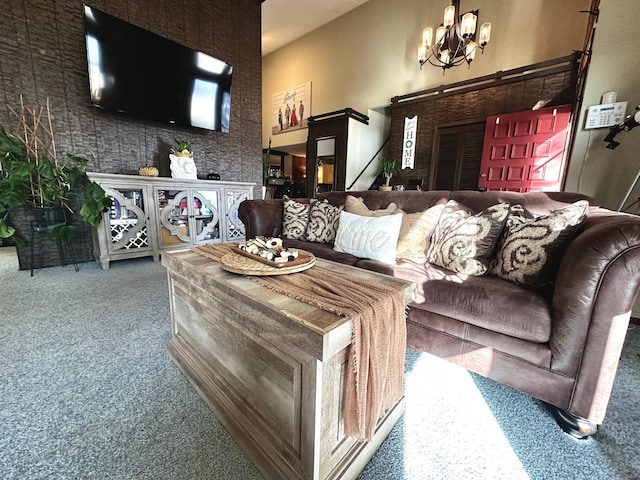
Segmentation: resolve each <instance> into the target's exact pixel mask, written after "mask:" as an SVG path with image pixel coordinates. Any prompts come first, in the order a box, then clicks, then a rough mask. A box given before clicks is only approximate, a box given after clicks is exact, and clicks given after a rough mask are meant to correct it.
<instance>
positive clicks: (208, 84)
mask: <svg viewBox="0 0 640 480" xmlns="http://www.w3.org/2000/svg"><path fill="white" fill-rule="evenodd" d="M84 25H85V39H86V49H87V64H88V68H89V88H90V91H91V102H92V103H93V105H95V106H96V107H100V108H104V109H106V110H113V111H117V112H124V113H128V114H131V115H135V116H138V117H144V118H148V119H151V120H156V121H160V122H168V123H172V124H176V125H183V126H187V127H199V128H205V129H209V130H216V131H220V132H225V133H228V132H229V109H230V106H231V75H232V72H233V67H232V66H231V65H228V64H226V63H225V62H223V61H221V60H218V59H216V58H213V57H211V56H209V55H206V54H204V53H202V52H197V51H194V50H192V49H190V48H187V47H185V46H184V45H180V44H179V43H176V42H173V41H171V40H169V39H166V38H164V37H161V36H160V35H156V34H155V33H152V32H149V31H147V30H145V29H143V28H140V27H137V26H135V25H132V24H130V23H128V22H125V21H123V20H120V19H118V18H116V17H113V16H111V15H108V14H106V13H104V12H101V11H99V10H96V9H95V8H93V7H89V6H88V5H85V6H84Z"/></svg>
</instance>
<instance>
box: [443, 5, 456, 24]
mask: <svg viewBox="0 0 640 480" xmlns="http://www.w3.org/2000/svg"><path fill="white" fill-rule="evenodd" d="M455 18H456V7H454V6H453V5H449V6H448V7H447V8H445V9H444V23H443V25H444V26H445V28H448V27H451V26H452V25H453V23H454V21H455Z"/></svg>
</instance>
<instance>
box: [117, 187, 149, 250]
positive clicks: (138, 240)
mask: <svg viewBox="0 0 640 480" xmlns="http://www.w3.org/2000/svg"><path fill="white" fill-rule="evenodd" d="M105 193H106V194H107V195H108V196H109V197H110V198H111V209H110V210H109V213H108V217H109V224H108V225H109V232H110V242H109V243H108V251H109V253H117V252H122V251H126V250H138V251H143V250H150V249H151V248H152V246H151V242H150V238H149V234H148V228H149V222H148V214H147V208H148V206H147V205H146V204H145V201H146V197H145V195H144V192H143V189H142V188H119V189H115V188H105Z"/></svg>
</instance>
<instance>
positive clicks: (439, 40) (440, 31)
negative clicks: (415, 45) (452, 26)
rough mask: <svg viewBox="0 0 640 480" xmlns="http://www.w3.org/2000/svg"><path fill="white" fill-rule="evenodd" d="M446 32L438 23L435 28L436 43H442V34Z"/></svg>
mask: <svg viewBox="0 0 640 480" xmlns="http://www.w3.org/2000/svg"><path fill="white" fill-rule="evenodd" d="M445 33H447V29H446V28H444V27H443V26H442V25H440V26H439V27H438V28H436V43H437V44H438V45H442V44H443V43H444V35H445Z"/></svg>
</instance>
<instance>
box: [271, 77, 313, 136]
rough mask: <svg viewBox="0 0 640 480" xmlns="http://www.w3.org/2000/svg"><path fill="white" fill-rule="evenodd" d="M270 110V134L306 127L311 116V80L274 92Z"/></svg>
mask: <svg viewBox="0 0 640 480" xmlns="http://www.w3.org/2000/svg"><path fill="white" fill-rule="evenodd" d="M271 112H272V113H271V118H272V120H271V134H272V135H277V134H279V133H285V132H291V131H293V130H298V129H300V128H306V127H307V119H308V118H309V117H310V116H311V82H307V83H304V84H302V85H298V86H297V87H291V88H288V89H286V90H283V91H282V92H278V93H276V94H274V95H273V97H272V102H271Z"/></svg>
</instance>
